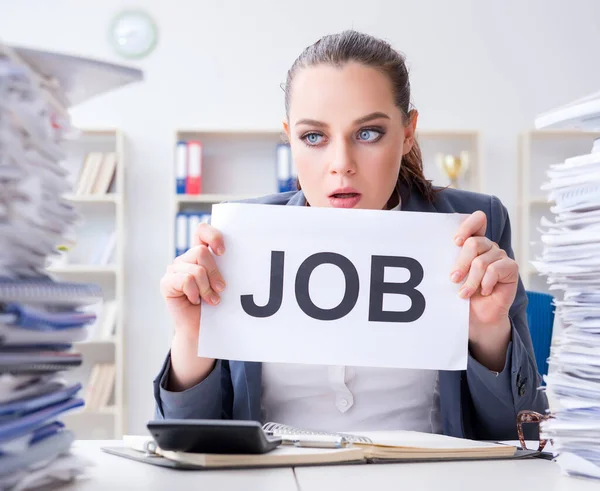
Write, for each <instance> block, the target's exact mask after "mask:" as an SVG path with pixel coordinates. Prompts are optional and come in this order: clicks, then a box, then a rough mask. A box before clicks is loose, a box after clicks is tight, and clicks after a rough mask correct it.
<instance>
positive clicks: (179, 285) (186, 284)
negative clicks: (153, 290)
mask: <svg viewBox="0 0 600 491" xmlns="http://www.w3.org/2000/svg"><path fill="white" fill-rule="evenodd" d="M160 290H161V294H162V296H163V297H165V298H177V297H182V296H186V297H187V299H188V300H189V301H190V302H191V303H193V304H194V305H198V304H199V303H200V292H199V291H198V285H197V283H196V280H195V278H194V277H193V276H192V275H191V274H189V273H185V272H175V273H169V274H166V275H165V276H164V277H163V279H162V280H161V282H160Z"/></svg>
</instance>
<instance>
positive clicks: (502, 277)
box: [481, 256, 519, 296]
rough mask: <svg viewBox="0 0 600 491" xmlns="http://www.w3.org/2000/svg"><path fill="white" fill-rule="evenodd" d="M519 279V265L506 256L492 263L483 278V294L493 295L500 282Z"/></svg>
mask: <svg viewBox="0 0 600 491" xmlns="http://www.w3.org/2000/svg"><path fill="white" fill-rule="evenodd" d="M518 279H519V266H518V264H517V263H516V262H515V261H514V260H512V259H511V258H510V257H508V256H506V257H504V258H502V259H500V260H498V261H496V262H494V263H492V264H490V265H489V266H488V268H487V270H486V272H485V275H484V276H483V279H482V280H481V294H482V295H484V296H487V295H491V294H492V292H493V291H494V287H495V286H496V285H497V284H498V283H514V282H516V281H518Z"/></svg>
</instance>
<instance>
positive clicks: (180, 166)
mask: <svg viewBox="0 0 600 491" xmlns="http://www.w3.org/2000/svg"><path fill="white" fill-rule="evenodd" d="M187 155H188V148H187V142H185V141H178V142H177V144H176V145H175V192H176V193H177V194H185V180H186V177H187Z"/></svg>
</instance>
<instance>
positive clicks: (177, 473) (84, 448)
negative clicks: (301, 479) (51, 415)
mask: <svg viewBox="0 0 600 491" xmlns="http://www.w3.org/2000/svg"><path fill="white" fill-rule="evenodd" d="M119 444H120V442H116V441H114V440H113V441H99V440H79V441H76V442H75V443H74V444H73V447H72V453H73V454H75V455H78V456H81V457H83V458H84V459H86V460H88V461H91V462H92V463H93V465H92V466H91V467H89V468H88V469H87V472H86V476H87V477H86V478H84V479H80V480H77V481H76V482H74V483H72V484H69V485H68V486H65V487H61V490H63V489H64V490H69V491H71V490H73V491H75V490H76V491H80V490H81V491H120V490H125V489H126V490H127V491H129V490H144V491H153V490H161V491H164V490H165V489H166V490H173V491H175V490H185V489H196V490H205V489H206V490H209V489H215V490H217V489H218V490H219V491H229V490H239V489H260V490H266V491H268V490H273V491H297V490H298V486H297V484H296V479H295V478H294V471H293V470H292V469H291V468H279V469H251V470H234V471H231V470H228V471H224V470H223V471H221V470H211V471H183V470H174V469H166V468H163V467H159V466H156V465H149V464H144V463H142V462H136V461H134V460H130V459H125V458H122V457H117V456H115V455H110V454H107V453H106V452H103V451H102V450H100V447H109V446H113V447H114V446H118V445H119Z"/></svg>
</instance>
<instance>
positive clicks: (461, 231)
mask: <svg viewBox="0 0 600 491" xmlns="http://www.w3.org/2000/svg"><path fill="white" fill-rule="evenodd" d="M486 228H487V216H486V214H485V213H484V212H483V211H481V210H477V211H476V212H474V213H471V215H469V216H468V217H467V218H466V220H464V221H463V222H462V223H461V224H460V226H459V227H458V230H457V232H456V235H455V236H454V243H455V244H456V245H457V246H459V247H460V246H462V245H463V244H464V243H465V241H466V240H467V239H468V238H469V237H472V236H474V235H475V236H479V237H483V236H484V235H485V231H486Z"/></svg>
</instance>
